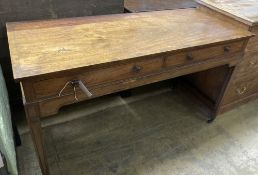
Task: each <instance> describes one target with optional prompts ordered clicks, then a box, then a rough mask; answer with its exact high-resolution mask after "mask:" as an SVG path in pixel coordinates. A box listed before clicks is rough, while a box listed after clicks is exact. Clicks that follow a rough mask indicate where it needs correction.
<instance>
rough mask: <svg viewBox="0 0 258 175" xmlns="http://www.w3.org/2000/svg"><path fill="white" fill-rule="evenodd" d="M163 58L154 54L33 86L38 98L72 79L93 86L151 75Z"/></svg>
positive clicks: (66, 89)
mask: <svg viewBox="0 0 258 175" xmlns="http://www.w3.org/2000/svg"><path fill="white" fill-rule="evenodd" d="M163 60H164V59H163V57H162V56H160V57H153V56H152V57H148V58H146V59H143V60H141V61H137V62H132V63H127V64H116V65H113V66H107V67H102V68H96V69H93V70H90V71H85V72H83V73H79V74H76V75H73V76H67V77H62V78H53V79H48V80H42V81H38V82H36V83H34V85H33V86H34V90H35V94H36V98H42V97H49V96H53V95H57V94H59V92H60V91H61V90H62V88H64V86H65V84H66V83H67V82H69V81H72V80H81V81H82V82H83V83H84V84H85V85H86V86H87V87H89V88H91V87H93V86H96V85H100V84H105V83H111V82H114V81H120V80H125V79H129V78H132V77H140V76H145V75H149V74H152V73H154V72H158V71H160V70H161V68H162V65H163ZM72 90H73V89H72V88H71V87H68V88H65V90H64V91H63V92H64V93H67V92H69V91H70V92H71V91H72Z"/></svg>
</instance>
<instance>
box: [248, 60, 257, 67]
mask: <svg viewBox="0 0 258 175" xmlns="http://www.w3.org/2000/svg"><path fill="white" fill-rule="evenodd" d="M257 62H258V61H257V60H255V61H250V62H249V63H250V64H251V65H252V66H254V65H256V64H257Z"/></svg>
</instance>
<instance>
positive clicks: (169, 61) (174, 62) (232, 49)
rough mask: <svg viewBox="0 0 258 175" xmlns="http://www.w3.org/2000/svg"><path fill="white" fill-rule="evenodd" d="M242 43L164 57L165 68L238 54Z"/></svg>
mask: <svg viewBox="0 0 258 175" xmlns="http://www.w3.org/2000/svg"><path fill="white" fill-rule="evenodd" d="M243 44H244V43H243V42H234V43H229V44H226V45H219V46H213V47H208V48H203V49H195V50H193V51H188V52H187V53H179V54H176V55H168V56H166V66H168V67H171V66H180V65H184V64H191V63H194V62H198V61H203V60H207V59H210V58H216V57H219V56H223V55H227V54H232V53H236V52H240V51H241V50H242V49H243Z"/></svg>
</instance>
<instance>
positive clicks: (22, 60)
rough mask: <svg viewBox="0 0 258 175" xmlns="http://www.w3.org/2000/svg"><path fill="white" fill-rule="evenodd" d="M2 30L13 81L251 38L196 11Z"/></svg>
mask: <svg viewBox="0 0 258 175" xmlns="http://www.w3.org/2000/svg"><path fill="white" fill-rule="evenodd" d="M7 31H8V40H9V47H10V53H11V61H12V66H13V73H14V78H15V79H16V80H22V79H25V78H28V77H35V76H40V75H48V74H51V73H56V72H62V71H69V70H75V69H79V68H84V67H90V66H94V65H101V64H107V63H112V62H119V61H126V60H129V59H134V58H140V57H143V56H146V55H155V54H158V53H167V52H168V53H171V52H172V53H173V52H178V51H182V50H184V49H189V48H190V49H193V48H195V47H203V46H210V45H214V43H217V44H223V43H224V42H229V41H234V40H238V39H243V38H248V37H251V36H252V34H251V33H250V32H248V31H245V30H243V29H237V28H235V27H233V26H232V25H230V24H228V23H226V22H223V21H221V20H219V19H216V18H213V17H212V16H209V15H206V14H203V13H202V12H200V11H198V10H196V9H181V10H174V11H157V12H146V13H137V14H119V15H108V16H98V17H83V18H70V19H59V20H48V21H32V22H16V23H8V24H7Z"/></svg>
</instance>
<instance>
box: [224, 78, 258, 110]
mask: <svg viewBox="0 0 258 175" xmlns="http://www.w3.org/2000/svg"><path fill="white" fill-rule="evenodd" d="M257 92H258V77H257V76H254V77H249V79H239V80H236V81H234V82H232V83H231V84H230V86H229V89H228V91H227V92H226V96H225V98H224V100H223V105H227V104H230V103H233V102H236V101H238V100H240V99H242V98H245V97H248V96H250V95H252V94H254V93H257Z"/></svg>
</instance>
